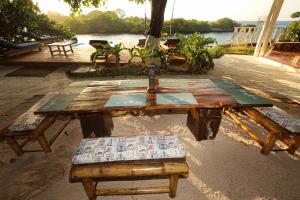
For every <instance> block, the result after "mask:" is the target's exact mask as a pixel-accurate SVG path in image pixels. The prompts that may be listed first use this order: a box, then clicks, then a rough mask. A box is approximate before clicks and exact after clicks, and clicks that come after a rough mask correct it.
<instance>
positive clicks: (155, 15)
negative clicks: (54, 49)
mask: <svg viewBox="0 0 300 200" xmlns="http://www.w3.org/2000/svg"><path fill="white" fill-rule="evenodd" d="M64 1H65V2H66V3H68V4H69V5H70V6H71V8H72V11H73V12H74V13H76V12H80V11H81V7H82V6H87V7H91V6H93V7H99V6H101V5H104V4H105V3H106V0H64ZM130 1H133V2H136V3H138V4H140V3H145V1H147V0H130ZM166 5H167V0H151V20H150V25H149V28H148V30H147V32H146V34H148V35H149V36H148V39H147V42H146V47H148V48H151V49H153V48H158V46H159V40H160V36H161V35H160V34H161V30H162V26H163V23H164V14H165V8H166Z"/></svg>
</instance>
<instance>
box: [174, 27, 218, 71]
mask: <svg viewBox="0 0 300 200" xmlns="http://www.w3.org/2000/svg"><path fill="white" fill-rule="evenodd" d="M177 37H178V38H179V39H180V44H179V49H180V52H181V53H182V54H184V55H185V56H186V57H187V58H188V59H189V64H190V67H191V68H190V70H191V71H196V72H201V71H207V70H212V69H213V67H214V62H213V56H212V55H211V53H210V51H209V45H211V44H213V43H215V42H216V40H215V39H213V38H211V37H204V36H202V35H200V34H199V33H193V34H190V35H189V36H184V35H182V34H177ZM194 67H196V69H194Z"/></svg>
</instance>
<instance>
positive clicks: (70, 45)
mask: <svg viewBox="0 0 300 200" xmlns="http://www.w3.org/2000/svg"><path fill="white" fill-rule="evenodd" d="M70 49H71V52H72V53H74V51H73V48H72V45H71V44H70Z"/></svg>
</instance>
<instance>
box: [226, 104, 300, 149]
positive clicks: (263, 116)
mask: <svg viewBox="0 0 300 200" xmlns="http://www.w3.org/2000/svg"><path fill="white" fill-rule="evenodd" d="M242 111H243V113H245V114H246V115H248V116H249V117H250V118H252V119H253V120H255V121H256V122H257V123H259V124H261V125H262V126H263V127H264V128H265V129H266V130H268V131H269V134H268V136H267V138H266V139H265V140H264V141H263V140H260V139H259V137H258V136H257V134H255V133H254V132H253V131H251V130H250V129H249V128H248V127H246V126H245V125H244V124H242V123H241V122H238V123H240V124H239V125H240V126H241V125H242V126H243V127H244V128H243V127H242V128H243V129H244V130H245V131H246V132H247V133H250V136H251V137H252V138H253V139H254V140H256V141H257V142H258V143H259V144H260V145H261V146H262V151H261V152H262V153H263V154H268V153H269V152H270V151H271V150H273V147H274V145H275V142H276V140H280V141H282V142H283V143H285V144H286V145H287V146H288V148H287V149H281V150H287V151H288V152H289V153H290V154H294V153H295V151H296V150H297V148H298V147H299V146H300V119H297V118H295V117H293V116H291V115H289V114H288V113H286V112H285V111H283V110H281V109H280V108H278V107H276V106H273V107H265V108H264V107H261V108H257V107H256V108H244V109H243V110H242ZM226 112H227V114H229V116H231V118H235V119H234V120H235V121H236V120H237V118H236V117H234V114H233V113H232V112H230V111H228V110H227V111H226Z"/></svg>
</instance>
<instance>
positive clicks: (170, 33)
mask: <svg viewBox="0 0 300 200" xmlns="http://www.w3.org/2000/svg"><path fill="white" fill-rule="evenodd" d="M174 8H175V0H174V1H173V8H172V15H171V20H170V32H169V37H171V35H172V21H173V16H174Z"/></svg>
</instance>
